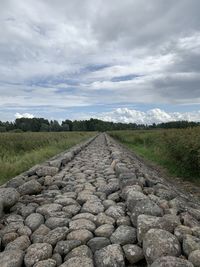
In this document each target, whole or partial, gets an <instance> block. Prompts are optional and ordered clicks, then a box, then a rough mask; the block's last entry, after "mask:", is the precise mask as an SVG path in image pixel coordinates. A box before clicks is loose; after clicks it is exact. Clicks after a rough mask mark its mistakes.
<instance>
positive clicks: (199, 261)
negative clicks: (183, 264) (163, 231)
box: [188, 250, 200, 267]
mask: <svg viewBox="0 0 200 267" xmlns="http://www.w3.org/2000/svg"><path fill="white" fill-rule="evenodd" d="M188 260H189V261H190V262H191V263H192V264H193V265H194V267H199V266H200V250H194V251H192V252H191V253H190V255H189V257H188Z"/></svg>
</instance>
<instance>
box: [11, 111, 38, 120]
mask: <svg viewBox="0 0 200 267" xmlns="http://www.w3.org/2000/svg"><path fill="white" fill-rule="evenodd" d="M15 118H16V119H21V118H28V119H32V118H34V115H33V114H30V113H22V114H20V113H18V112H17V113H15Z"/></svg>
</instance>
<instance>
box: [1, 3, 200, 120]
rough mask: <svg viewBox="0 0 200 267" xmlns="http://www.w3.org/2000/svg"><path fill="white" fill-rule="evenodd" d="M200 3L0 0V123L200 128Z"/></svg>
mask: <svg viewBox="0 0 200 267" xmlns="http://www.w3.org/2000/svg"><path fill="white" fill-rule="evenodd" d="M199 10H200V1H199V0H176V1H174V0H168V1H166V0H148V1H147V0H125V1H121V0H109V1H106V0H95V1H94V0H73V1H66V0H20V1H19V0H0V23H1V27H0V120H2V121H6V120H9V121H11V120H14V119H15V118H20V117H30V118H32V117H44V118H47V119H57V120H59V121H61V120H64V119H72V120H74V119H88V118H90V117H93V118H100V119H103V120H109V121H120V122H136V123H147V124H150V123H153V122H155V123H159V122H166V121H172V120H185V119H186V120H193V121H200V19H199Z"/></svg>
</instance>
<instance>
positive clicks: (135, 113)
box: [96, 108, 200, 124]
mask: <svg viewBox="0 0 200 267" xmlns="http://www.w3.org/2000/svg"><path fill="white" fill-rule="evenodd" d="M96 117H97V118H99V119H102V120H105V121H114V122H124V123H137V124H152V123H162V122H169V121H180V120H188V121H200V111H198V112H183V113H180V112H166V111H164V110H161V109H159V108H155V109H151V110H148V111H146V112H143V111H139V110H134V109H128V108H117V109H115V110H113V111H110V112H105V113H101V114H99V115H96Z"/></svg>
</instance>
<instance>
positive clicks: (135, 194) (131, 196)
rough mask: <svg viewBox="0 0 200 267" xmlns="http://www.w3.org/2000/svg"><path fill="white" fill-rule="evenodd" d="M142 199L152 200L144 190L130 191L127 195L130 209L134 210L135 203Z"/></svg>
mask: <svg viewBox="0 0 200 267" xmlns="http://www.w3.org/2000/svg"><path fill="white" fill-rule="evenodd" d="M141 200H145V201H150V199H149V198H148V197H147V196H146V195H144V194H143V193H142V192H139V191H133V190H131V191H128V195H127V200H126V202H127V207H128V209H129V211H131V212H132V211H133V209H134V208H135V205H136V204H137V203H138V202H139V201H141Z"/></svg>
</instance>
